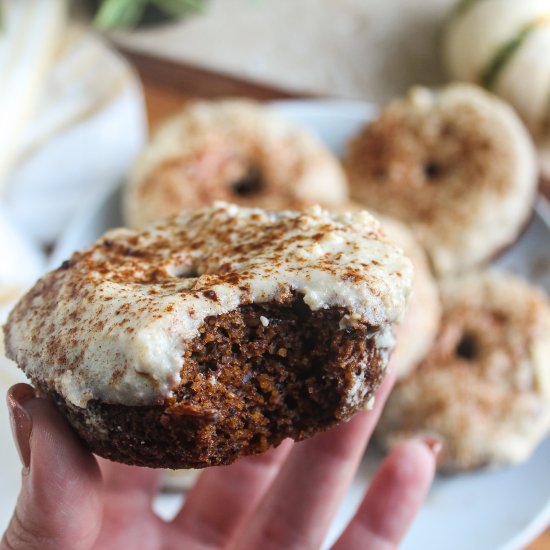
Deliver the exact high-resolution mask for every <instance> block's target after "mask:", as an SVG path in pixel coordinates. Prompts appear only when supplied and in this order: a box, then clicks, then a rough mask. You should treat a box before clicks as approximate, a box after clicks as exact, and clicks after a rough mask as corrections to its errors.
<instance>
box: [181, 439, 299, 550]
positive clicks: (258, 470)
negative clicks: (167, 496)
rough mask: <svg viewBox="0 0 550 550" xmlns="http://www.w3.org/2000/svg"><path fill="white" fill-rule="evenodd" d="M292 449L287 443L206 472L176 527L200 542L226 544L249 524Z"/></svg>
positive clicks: (189, 497) (187, 501) (196, 486)
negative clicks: (250, 518) (248, 521)
mask: <svg viewBox="0 0 550 550" xmlns="http://www.w3.org/2000/svg"><path fill="white" fill-rule="evenodd" d="M291 448H292V442H291V441H290V440H287V441H283V443H282V444H281V445H280V446H279V447H277V448H276V449H271V450H270V451H268V452H267V453H264V454H262V455H258V456H251V457H244V458H241V459H240V460H238V461H237V462H236V463H235V464H232V465H231V466H220V467H216V468H210V469H208V470H205V471H204V472H203V473H202V474H201V476H200V477H199V480H198V482H197V484H196V485H195V487H193V489H191V491H190V492H189V493H188V495H187V497H186V499H185V505H184V506H183V508H182V510H181V511H180V512H179V514H178V515H177V516H176V518H175V519H174V522H173V525H174V526H175V527H176V528H177V530H178V531H185V533H186V534H187V535H188V536H190V537H191V539H193V540H194V541H195V542H196V543H199V544H202V545H204V546H210V547H215V546H217V545H222V544H223V543H225V542H226V541H228V540H229V539H230V538H232V537H233V536H234V535H235V533H236V532H237V531H238V530H239V529H241V528H242V527H243V526H244V525H245V524H246V523H247V520H248V519H249V517H250V515H251V514H252V513H253V511H254V510H255V508H256V506H257V504H258V502H259V501H260V499H261V498H262V496H263V495H264V493H265V491H266V490H267V488H268V487H269V485H270V484H271V482H272V481H273V479H274V477H275V476H276V475H277V473H278V471H279V468H280V466H281V464H282V463H283V461H284V460H285V458H286V457H287V455H288V453H289V451H290V449H291Z"/></svg>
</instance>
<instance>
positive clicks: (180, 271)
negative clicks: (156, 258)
mask: <svg viewBox="0 0 550 550" xmlns="http://www.w3.org/2000/svg"><path fill="white" fill-rule="evenodd" d="M169 272H170V275H172V277H176V278H178V279H196V278H197V277H200V273H199V272H198V271H197V269H196V268H195V266H193V265H182V264H180V265H173V266H171V267H170V268H169Z"/></svg>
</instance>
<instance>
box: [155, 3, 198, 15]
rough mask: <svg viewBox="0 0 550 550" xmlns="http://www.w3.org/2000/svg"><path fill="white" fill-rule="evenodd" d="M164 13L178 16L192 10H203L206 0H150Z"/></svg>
mask: <svg viewBox="0 0 550 550" xmlns="http://www.w3.org/2000/svg"><path fill="white" fill-rule="evenodd" d="M149 1H150V2H151V4H154V5H155V6H156V7H157V8H159V9H160V10H162V11H163V12H164V13H166V14H168V15H171V16H173V17H178V16H180V15H183V14H185V13H188V12H190V11H201V10H202V9H203V8H204V3H205V2H204V0H149Z"/></svg>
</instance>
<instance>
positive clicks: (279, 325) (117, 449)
mask: <svg viewBox="0 0 550 550" xmlns="http://www.w3.org/2000/svg"><path fill="white" fill-rule="evenodd" d="M345 313H346V311H345V310H343V309H342V308H331V309H323V310H319V311H311V310H310V309H309V307H308V306H307V305H306V304H305V303H304V302H303V299H302V297H301V296H294V297H293V298H292V300H291V301H290V302H288V303H276V302H271V303H265V304H251V305H243V306H240V307H239V308H238V309H236V310H234V311H231V312H229V313H226V314H223V315H219V316H214V317H209V318H207V319H206V321H205V323H204V325H203V327H202V329H201V332H200V335H199V336H198V337H196V338H195V339H194V340H193V341H192V342H191V343H190V345H189V346H188V347H187V350H186V352H185V356H184V364H185V368H184V369H182V381H181V384H180V387H179V388H178V390H177V392H176V393H175V396H174V397H173V398H171V400H170V402H168V403H165V404H164V405H162V406H150V407H125V406H122V405H109V404H105V403H97V402H90V403H89V404H88V409H91V411H92V413H93V409H94V408H97V409H98V412H99V411H101V417H102V418H107V419H108V422H109V425H108V426H107V427H106V431H105V439H104V440H97V439H95V440H94V441H92V442H90V441H89V443H91V447H92V449H93V450H94V452H96V453H98V454H101V455H102V456H106V457H107V458H113V459H115V460H118V461H122V462H127V463H133V464H139V462H137V461H136V460H135V457H136V456H141V457H143V458H144V460H145V463H146V464H148V465H154V464H155V463H158V464H159V466H162V467H172V468H180V467H203V466H206V465H213V464H228V463H231V462H233V461H234V460H235V459H236V458H237V457H238V456H239V455H242V454H256V453H260V452H263V451H265V450H267V449H268V448H269V447H270V446H272V445H277V444H279V443H280V442H281V441H282V440H283V439H285V438H287V437H292V438H293V439H296V440H299V439H303V438H305V437H308V436H309V435H311V434H312V433H315V432H316V431H319V430H320V429H326V428H329V427H331V426H333V425H335V424H337V423H338V422H340V421H342V420H345V419H346V418H348V417H349V416H351V414H353V412H355V411H356V410H358V409H359V408H361V407H362V406H363V402H365V401H366V400H367V399H368V398H369V397H370V396H371V395H372V393H373V391H374V390H375V389H376V387H377V386H378V384H379V383H380V381H381V379H382V377H383V364H384V360H383V359H382V358H381V356H380V351H379V349H378V348H377V347H376V345H375V340H376V339H375V338H374V337H373V335H374V334H376V330H373V329H374V328H375V327H369V326H367V325H361V324H360V325H358V326H357V327H354V328H346V329H340V321H341V319H342V316H343V315H344V314H345ZM357 377H359V380H360V381H361V388H362V389H363V390H364V391H363V393H362V396H361V397H362V398H361V399H359V400H358V401H354V400H353V399H351V401H350V388H352V387H353V386H356V385H357V380H358V378H357ZM58 404H59V405H60V406H61V407H62V408H64V409H65V412H66V413H68V415H69V417H70V418H71V421H72V422H76V423H77V424H78V426H79V431H80V432H81V433H82V432H84V433H86V431H88V432H89V433H90V435H91V434H92V433H96V434H97V430H94V429H93V428H91V427H90V426H89V425H87V423H88V422H89V415H88V419H87V415H86V414H83V413H84V410H83V409H78V408H72V407H71V406H70V405H67V404H66V402H65V401H64V400H58ZM67 407H68V408H69V410H67ZM105 408H107V409H108V411H105ZM86 410H87V409H86ZM105 412H108V413H109V414H104V413H105ZM92 417H93V414H92ZM159 426H160V427H159ZM135 446H138V447H140V449H139V453H136V452H135V448H134V447H135Z"/></svg>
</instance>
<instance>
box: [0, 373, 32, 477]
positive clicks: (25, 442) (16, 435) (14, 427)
mask: <svg viewBox="0 0 550 550" xmlns="http://www.w3.org/2000/svg"><path fill="white" fill-rule="evenodd" d="M34 397H35V394H34V390H33V389H32V387H31V386H29V385H28V384H15V386H12V387H11V388H10V389H9V390H8V395H7V401H8V409H9V411H10V424H11V431H12V433H13V439H14V441H15V445H16V447H17V451H18V452H19V458H20V459H21V463H22V464H23V468H25V470H27V469H28V468H29V465H30V463H31V445H30V438H31V431H32V418H31V416H30V414H29V413H28V412H27V410H26V409H25V403H27V402H28V401H30V400H31V399H33V398H34Z"/></svg>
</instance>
